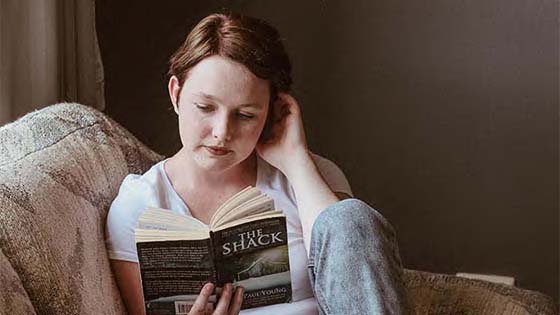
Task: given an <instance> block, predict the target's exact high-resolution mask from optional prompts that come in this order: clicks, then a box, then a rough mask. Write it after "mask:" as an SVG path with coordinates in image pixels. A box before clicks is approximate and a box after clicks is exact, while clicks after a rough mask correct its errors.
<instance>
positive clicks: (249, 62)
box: [168, 13, 292, 102]
mask: <svg viewBox="0 0 560 315" xmlns="http://www.w3.org/2000/svg"><path fill="white" fill-rule="evenodd" d="M213 55H219V56H222V57H226V58H229V59H232V60H234V61H236V62H239V63H241V64H243V65H244V66H246V67H247V68H248V69H249V70H250V71H251V72H252V73H253V74H254V75H255V76H257V77H259V78H261V79H265V80H267V81H268V82H269V84H270V101H271V102H272V101H274V100H275V99H276V97H277V94H278V92H289V91H290V88H291V85H292V76H291V70H292V66H291V63H290V59H289V57H288V55H287V53H286V51H285V49H284V45H283V44H282V39H281V38H280V34H279V33H278V31H277V30H276V29H275V28H274V27H272V26H271V25H270V24H268V23H267V22H265V21H263V20H260V19H257V18H252V17H248V16H243V15H240V14H236V13H227V14H226V13H215V14H211V15H209V16H207V17H205V18H204V19H202V20H201V21H200V22H199V23H198V24H197V25H196V26H195V27H194V28H193V29H192V31H191V32H190V33H189V35H188V36H187V38H186V39H185V41H184V43H183V44H182V45H181V47H179V49H177V51H175V53H174V54H173V55H172V56H171V59H170V61H169V64H170V66H169V71H168V75H169V76H170V77H171V76H176V77H177V79H178V81H179V86H180V87H181V88H182V87H183V83H184V82H185V80H186V78H187V76H188V73H189V70H190V69H192V68H193V67H194V66H195V65H196V64H197V63H199V62H200V61H202V59H204V58H206V57H210V56H213Z"/></svg>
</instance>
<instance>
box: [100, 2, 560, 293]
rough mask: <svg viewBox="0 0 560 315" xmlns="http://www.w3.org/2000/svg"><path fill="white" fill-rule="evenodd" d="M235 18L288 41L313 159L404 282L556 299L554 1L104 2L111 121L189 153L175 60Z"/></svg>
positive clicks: (161, 147)
mask: <svg viewBox="0 0 560 315" xmlns="http://www.w3.org/2000/svg"><path fill="white" fill-rule="evenodd" d="M221 7H228V8H232V9H234V10H237V11H240V12H244V13H247V14H250V15H255V16H258V17H261V18H264V19H266V20H268V21H269V22H271V23H272V24H273V25H275V26H277V27H278V29H279V30H280V32H281V33H282V35H283V37H285V39H286V46H287V48H288V50H289V52H290V55H291V57H292V59H293V63H294V79H295V85H294V93H293V94H294V96H295V97H296V98H297V99H298V100H299V102H300V104H301V106H302V110H303V115H304V123H305V126H306V132H307V135H308V140H309V144H310V147H311V148H312V150H313V151H315V152H317V153H320V154H322V155H325V156H327V157H329V158H330V159H331V160H333V161H335V162H336V163H337V164H338V165H339V166H340V167H341V168H342V169H343V170H344V171H345V173H346V175H347V177H348V178H349V180H350V182H351V184H352V187H353V190H354V192H355V194H356V195H357V196H358V197H360V198H362V199H364V200H365V201H367V202H369V203H370V204H372V205H374V206H375V207H376V208H377V209H378V210H380V211H381V212H382V213H383V214H384V215H385V216H386V217H387V218H388V219H389V220H390V221H391V222H392V223H393V225H394V226H395V228H396V230H397V232H398V235H399V241H400V247H401V248H400V249H401V252H402V256H403V261H404V263H405V265H406V267H408V268H414V269H423V270H430V271H435V272H445V273H454V272H457V271H464V272H473V273H488V274H501V275H508V276H513V277H515V278H516V280H517V284H518V285H519V286H521V287H525V288H529V289H533V290H538V291H541V292H544V293H547V294H549V295H552V296H553V297H554V298H555V299H556V300H558V298H559V297H558V296H559V295H558V289H559V285H558V283H559V273H558V267H559V243H558V223H559V217H558V212H559V210H558V205H559V203H558V192H559V186H558V174H559V169H558V144H559V139H558V106H559V102H558V87H559V81H558V70H559V67H558V66H559V64H558V61H559V56H558V44H559V43H558V28H559V25H558V2H557V1H554V0H548V1H532V0H508V1H504V0H491V1H475V2H473V1H449V0H445V1H444V0H433V1H420V2H418V1H416V2H415V1H412V2H411V1H402V0H401V1H393V0H379V1H365V0H364V1H352V2H349V1H276V2H272V1H251V2H249V1H214V2H207V1H165V2H162V3H160V4H158V5H157V6H156V5H151V6H147V5H141V4H138V3H136V2H127V3H126V4H124V3H123V2H122V1H120V2H117V1H108V0H105V1H97V23H98V25H97V28H98V33H99V40H100V45H101V50H102V55H103V61H104V66H105V75H106V97H107V99H106V104H107V105H106V112H107V113H108V114H109V115H110V116H112V117H113V118H114V119H116V120H117V121H118V122H120V123H122V124H123V125H124V126H125V127H126V128H128V129H129V130H130V131H132V132H133V133H134V134H135V135H136V136H138V137H139V138H140V139H141V140H142V141H143V142H144V143H146V144H147V145H148V146H150V147H151V148H153V149H155V150H156V151H158V152H160V153H163V154H166V155H171V154H173V153H174V152H175V151H176V150H177V149H178V148H179V145H180V142H179V137H178V132H177V127H176V120H175V114H174V112H173V111H172V110H171V103H170V102H169V99H168V96H167V90H166V85H167V81H166V77H165V72H166V70H167V59H168V57H169V55H170V54H171V53H172V52H173V50H174V49H175V48H177V47H178V46H179V45H180V43H181V42H182V40H183V38H184V36H185V35H186V33H187V32H188V30H189V29H190V28H191V27H192V26H193V25H194V24H195V23H196V22H197V21H198V20H199V19H200V18H201V17H203V16H205V15H206V14H208V13H210V12H213V11H215V10H217V9H219V8H221Z"/></svg>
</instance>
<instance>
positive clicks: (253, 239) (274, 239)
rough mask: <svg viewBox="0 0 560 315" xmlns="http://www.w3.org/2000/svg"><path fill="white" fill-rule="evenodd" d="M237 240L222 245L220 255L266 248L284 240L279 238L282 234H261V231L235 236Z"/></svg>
mask: <svg viewBox="0 0 560 315" xmlns="http://www.w3.org/2000/svg"><path fill="white" fill-rule="evenodd" d="M237 236H238V237H239V240H237V241H235V242H228V243H225V244H223V245H222V255H224V256H225V255H229V254H234V253H237V252H238V251H242V250H246V249H249V248H255V247H260V246H266V245H271V244H276V243H278V244H280V243H283V242H284V240H283V239H282V238H281V236H282V232H274V233H268V234H263V232H262V229H257V230H253V231H249V232H243V233H239V234H237Z"/></svg>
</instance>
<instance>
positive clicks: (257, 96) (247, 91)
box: [184, 56, 270, 104]
mask: <svg viewBox="0 0 560 315" xmlns="http://www.w3.org/2000/svg"><path fill="white" fill-rule="evenodd" d="M184 90H185V91H184V92H187V93H189V94H191V95H193V96H196V97H199V98H204V99H206V100H209V101H216V102H220V101H222V102H223V101H224V98H227V99H231V100H232V101H233V100H235V101H236V102H240V103H244V104H245V103H248V104H250V103H262V102H266V101H267V100H268V98H269V93H270V90H269V82H268V81H267V80H264V79H261V78H259V77H257V76H255V75H254V74H253V73H252V72H251V71H250V70H249V69H248V68H247V67H245V66H244V65H243V64H241V63H238V62H235V61H233V60H231V59H228V58H224V57H221V56H211V57H208V58H205V59H203V60H202V61H201V62H199V63H198V64H197V65H196V66H195V67H193V68H192V69H191V70H190V71H189V74H188V75H187V77H186V80H185V82H184Z"/></svg>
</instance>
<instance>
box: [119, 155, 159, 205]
mask: <svg viewBox="0 0 560 315" xmlns="http://www.w3.org/2000/svg"><path fill="white" fill-rule="evenodd" d="M163 162H164V161H160V162H158V163H157V164H155V165H153V166H152V167H151V168H150V169H149V170H148V171H146V172H145V173H144V174H142V175H140V174H128V175H126V177H125V178H124V179H123V181H122V182H121V186H120V188H119V192H118V194H117V196H116V198H115V199H114V200H113V203H112V204H111V209H110V210H109V211H110V212H121V211H131V210H140V209H143V208H144V207H145V206H146V205H148V204H150V203H153V199H154V198H155V197H156V196H157V195H158V191H159V190H160V189H161V188H160V187H161V186H162V185H164V178H163V175H164V174H163V173H162V172H163Z"/></svg>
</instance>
